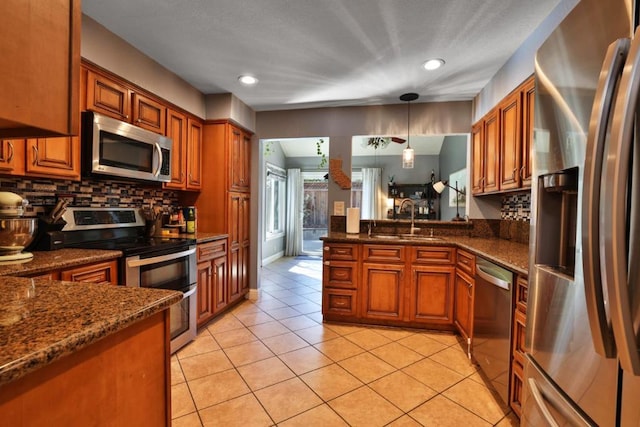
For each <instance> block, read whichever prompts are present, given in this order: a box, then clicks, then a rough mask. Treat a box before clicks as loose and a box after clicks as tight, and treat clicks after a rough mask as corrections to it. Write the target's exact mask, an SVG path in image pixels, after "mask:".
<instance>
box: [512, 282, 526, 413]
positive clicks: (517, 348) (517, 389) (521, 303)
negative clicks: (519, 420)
mask: <svg viewBox="0 0 640 427" xmlns="http://www.w3.org/2000/svg"><path fill="white" fill-rule="evenodd" d="M527 297H528V282H527V279H526V278H525V277H523V276H518V278H517V279H516V283H515V298H514V299H515V306H514V311H513V328H512V332H511V334H512V337H511V383H510V385H509V390H510V392H509V405H510V406H511V409H513V412H514V413H515V414H516V415H517V416H518V417H519V416H520V412H521V411H522V384H523V383H522V379H523V370H524V357H525V352H526V348H525V330H526V324H527Z"/></svg>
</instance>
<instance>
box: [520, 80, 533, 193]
mask: <svg viewBox="0 0 640 427" xmlns="http://www.w3.org/2000/svg"><path fill="white" fill-rule="evenodd" d="M535 91H536V84H535V79H534V78H533V77H531V78H529V79H528V80H527V81H526V82H525V83H524V85H523V87H522V163H521V166H520V179H521V184H522V187H531V176H532V172H533V170H532V169H533V167H532V164H531V160H532V159H531V148H532V146H533V116H534V111H535V104H534V103H535Z"/></svg>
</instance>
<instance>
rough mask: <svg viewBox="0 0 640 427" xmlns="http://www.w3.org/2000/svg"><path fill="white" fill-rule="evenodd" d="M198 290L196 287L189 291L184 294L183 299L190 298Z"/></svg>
mask: <svg viewBox="0 0 640 427" xmlns="http://www.w3.org/2000/svg"><path fill="white" fill-rule="evenodd" d="M197 289H198V287H197V286H194V287H193V289H189V290H188V291H187V292H185V293H184V294H182V299H187V298H189V297H190V296H192V295H193V294H195V293H196V290H197Z"/></svg>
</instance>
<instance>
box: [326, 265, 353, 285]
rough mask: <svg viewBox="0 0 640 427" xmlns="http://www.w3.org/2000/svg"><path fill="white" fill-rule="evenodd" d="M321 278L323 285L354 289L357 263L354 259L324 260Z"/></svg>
mask: <svg viewBox="0 0 640 427" xmlns="http://www.w3.org/2000/svg"><path fill="white" fill-rule="evenodd" d="M322 279H323V285H324V286H325V287H330V288H343V289H356V288H357V285H358V264H357V263H356V262H354V261H333V260H331V261H324V263H323V266H322Z"/></svg>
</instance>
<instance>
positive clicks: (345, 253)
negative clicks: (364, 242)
mask: <svg viewBox="0 0 640 427" xmlns="http://www.w3.org/2000/svg"><path fill="white" fill-rule="evenodd" d="M359 247H360V246H359V245H352V244H350V243H331V244H326V243H325V244H324V247H323V256H324V259H330V260H345V261H355V260H357V259H358V248H359Z"/></svg>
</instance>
